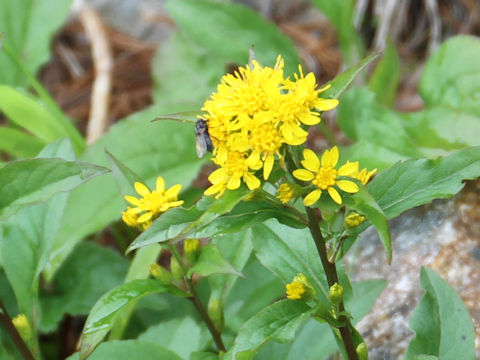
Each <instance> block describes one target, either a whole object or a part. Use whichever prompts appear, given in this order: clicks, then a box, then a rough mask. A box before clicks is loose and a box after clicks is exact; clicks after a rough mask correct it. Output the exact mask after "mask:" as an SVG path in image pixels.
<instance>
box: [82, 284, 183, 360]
mask: <svg viewBox="0 0 480 360" xmlns="http://www.w3.org/2000/svg"><path fill="white" fill-rule="evenodd" d="M162 292H170V293H173V294H175V295H179V296H185V295H186V294H184V293H182V292H181V291H180V290H178V289H177V288H174V287H171V286H166V285H163V284H161V283H160V282H158V281H156V280H149V279H141V280H133V281H131V282H129V283H126V284H122V285H119V286H117V287H116V288H114V289H112V290H110V291H109V292H107V293H106V294H104V295H103V296H102V297H101V298H100V299H99V300H98V301H97V303H96V304H95V305H94V306H93V308H92V310H91V311H90V314H89V315H88V318H87V321H86V323H85V327H84V329H83V333H82V340H81V348H80V359H81V360H84V359H86V358H87V357H88V356H89V355H90V354H91V353H92V352H93V351H94V350H95V348H96V347H97V346H98V344H99V343H100V342H101V341H102V339H103V338H104V337H105V335H107V333H108V331H109V330H110V329H111V327H112V322H113V319H114V317H115V315H116V314H117V313H118V312H119V311H121V310H122V309H123V308H124V307H125V306H126V305H128V304H129V303H131V302H132V301H135V300H138V299H140V298H142V297H145V296H147V295H149V294H157V293H162Z"/></svg>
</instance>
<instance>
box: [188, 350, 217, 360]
mask: <svg viewBox="0 0 480 360" xmlns="http://www.w3.org/2000/svg"><path fill="white" fill-rule="evenodd" d="M218 359H219V357H218V355H217V354H215V353H211V352H206V351H202V352H196V353H192V355H191V356H190V360H218Z"/></svg>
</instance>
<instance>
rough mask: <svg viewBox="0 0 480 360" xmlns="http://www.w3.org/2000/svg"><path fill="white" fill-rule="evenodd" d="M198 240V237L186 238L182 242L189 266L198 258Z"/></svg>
mask: <svg viewBox="0 0 480 360" xmlns="http://www.w3.org/2000/svg"><path fill="white" fill-rule="evenodd" d="M199 247H200V241H199V240H198V239H186V240H185V241H184V243H183V252H184V254H185V257H186V258H187V260H188V263H189V264H190V266H193V265H194V264H195V262H196V261H197V258H198V249H199Z"/></svg>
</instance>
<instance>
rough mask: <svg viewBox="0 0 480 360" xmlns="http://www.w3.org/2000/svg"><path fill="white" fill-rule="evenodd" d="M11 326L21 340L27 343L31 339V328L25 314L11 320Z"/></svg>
mask: <svg viewBox="0 0 480 360" xmlns="http://www.w3.org/2000/svg"><path fill="white" fill-rule="evenodd" d="M12 324H13V326H15V328H16V329H17V331H18V333H19V334H20V336H21V337H22V339H23V340H25V341H28V340H30V339H31V338H32V328H31V327H30V323H29V322H28V319H27V316H26V315H25V314H19V315H17V316H15V317H14V318H13V319H12Z"/></svg>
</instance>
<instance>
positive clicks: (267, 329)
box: [224, 300, 315, 360]
mask: <svg viewBox="0 0 480 360" xmlns="http://www.w3.org/2000/svg"><path fill="white" fill-rule="evenodd" d="M314 311H315V309H314V308H313V309H312V308H310V307H309V306H308V305H307V304H305V303H304V302H303V301H292V300H281V301H278V302H276V303H274V304H272V305H270V306H268V307H266V308H265V309H263V310H262V311H260V312H259V313H258V314H256V315H254V316H253V317H252V318H250V319H249V320H248V321H247V322H246V323H245V324H243V325H242V327H241V328H240V330H239V332H238V335H237V337H236V338H235V342H234V344H233V346H232V347H231V348H230V350H229V351H228V352H227V353H226V354H225V355H224V359H225V360H228V359H238V360H249V359H253V357H254V356H255V354H256V353H257V352H258V351H259V350H260V348H261V347H262V346H263V345H264V344H265V343H266V342H268V341H270V340H275V341H278V342H287V341H292V340H293V338H294V336H295V332H296V331H297V329H298V327H299V326H300V325H301V324H302V323H303V322H304V321H305V320H307V319H308V318H309V317H310V315H311V314H312V313H313V312H314Z"/></svg>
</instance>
